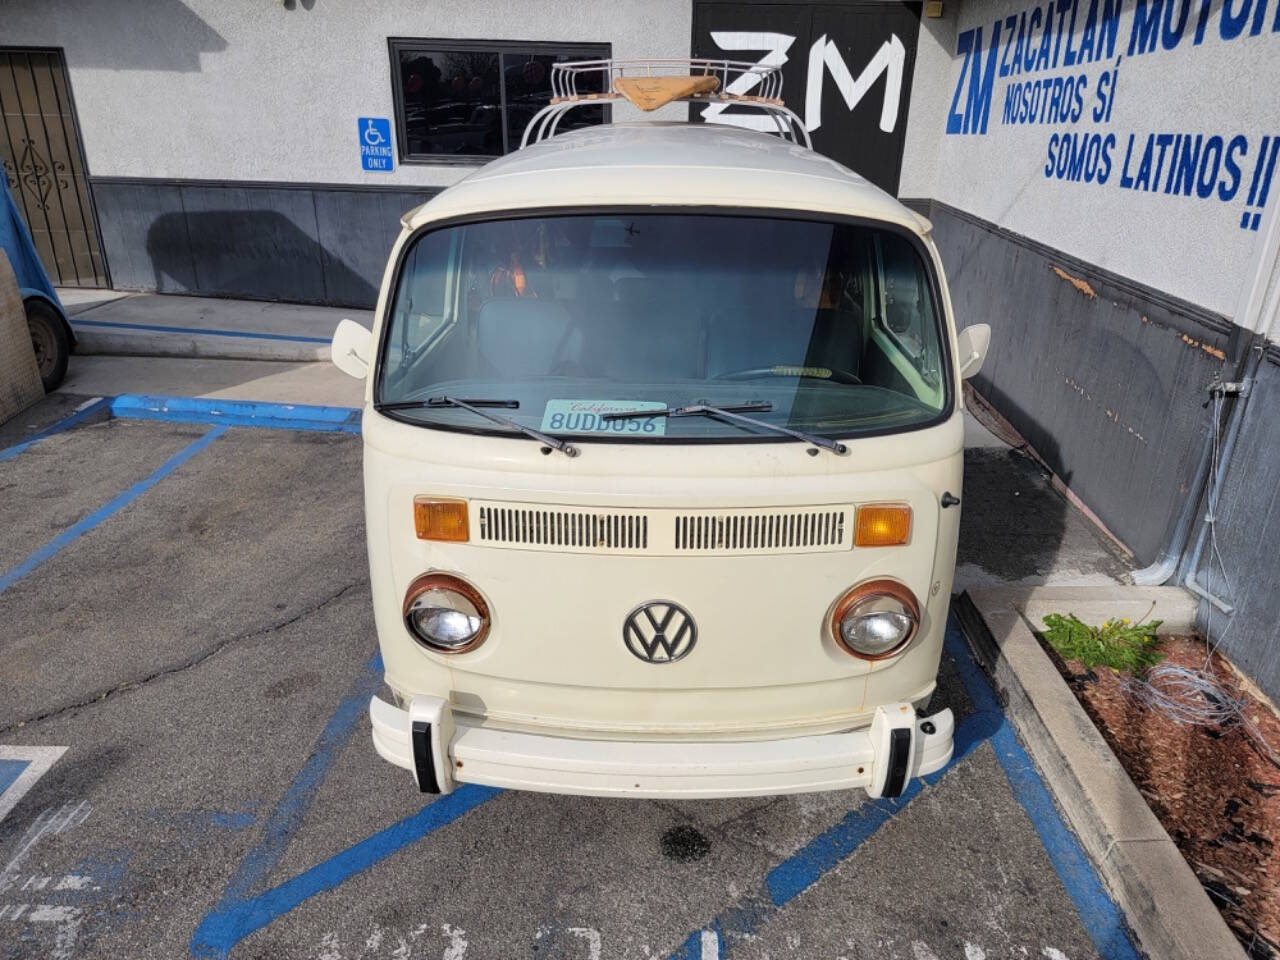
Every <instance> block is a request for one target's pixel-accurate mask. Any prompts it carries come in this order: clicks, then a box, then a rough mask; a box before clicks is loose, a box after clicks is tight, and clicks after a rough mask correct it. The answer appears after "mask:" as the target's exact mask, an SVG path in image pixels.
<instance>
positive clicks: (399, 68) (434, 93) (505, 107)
mask: <svg viewBox="0 0 1280 960" xmlns="http://www.w3.org/2000/svg"><path fill="white" fill-rule="evenodd" d="M390 47H391V83H392V88H393V92H394V95H395V107H396V127H397V133H398V140H399V144H400V162H401V163H431V162H439V161H449V160H472V159H483V158H486V157H498V156H501V155H502V154H504V153H507V152H509V151H511V150H516V149H518V148H519V146H520V138H521V137H522V136H523V135H524V128H525V126H526V124H528V122H529V120H530V119H532V117H533V115H534V114H535V113H537V112H538V111H539V110H540V109H542V108H543V107H544V106H546V105H547V104H548V103H550V102H551V66H552V64H555V63H562V62H564V61H569V60H601V59H604V58H606V57H609V56H611V48H610V45H609V44H607V43H584V44H559V43H505V42H504V43H494V42H489V41H483V40H391V41H390ZM584 79H586V78H584ZM590 79H591V81H592V83H593V84H594V85H592V84H588V83H579V85H578V89H579V90H581V91H583V92H595V93H600V92H603V90H602V88H601V84H602V79H601V77H600V75H598V74H596V75H591V77H590ZM608 109H609V108H608V106H607V105H605V104H601V105H600V106H598V107H579V108H578V109H576V110H574V111H573V112H572V113H570V114H568V115H567V116H565V117H564V119H563V120H562V121H561V123H560V126H559V128H558V130H559V131H560V132H564V131H567V130H574V129H576V128H578V127H584V126H587V125H588V124H593V123H604V122H605V121H606V119H607V117H608V114H607V111H608Z"/></svg>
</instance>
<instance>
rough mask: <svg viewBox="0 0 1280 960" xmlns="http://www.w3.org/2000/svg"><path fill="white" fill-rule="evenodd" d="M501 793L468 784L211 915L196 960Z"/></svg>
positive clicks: (221, 952) (219, 952)
mask: <svg viewBox="0 0 1280 960" xmlns="http://www.w3.org/2000/svg"><path fill="white" fill-rule="evenodd" d="M501 792H502V791H501V790H498V789H496V788H494V787H477V786H474V785H470V784H468V785H466V786H462V787H459V788H458V789H457V790H455V791H454V792H453V793H450V794H446V795H445V796H443V797H440V798H439V799H438V800H435V801H433V802H431V803H429V804H427V805H426V806H425V807H423V808H422V809H421V810H419V811H418V812H417V813H415V814H414V815H413V816H411V817H406V818H405V819H403V820H401V821H400V822H399V823H393V824H392V825H391V826H389V827H387V828H386V829H385V830H380V831H378V832H377V833H375V834H374V835H373V836H371V837H368V838H366V839H364V840H361V841H360V842H359V843H357V844H355V845H354V846H351V847H348V848H347V849H346V850H343V851H342V852H341V853H339V854H337V855H335V856H332V857H330V858H329V859H328V860H324V861H322V862H320V863H318V864H316V865H315V866H314V867H312V868H311V869H310V870H306V871H304V872H302V873H300V874H298V875H297V876H296V877H294V878H293V879H291V880H286V881H285V882H284V883H282V884H280V885H279V886H277V887H272V888H271V889H270V890H268V891H266V892H265V893H262V894H260V895H259V896H256V897H254V898H252V899H251V900H246V901H243V902H241V903H237V904H234V905H232V906H230V907H228V908H227V909H225V910H221V911H219V910H214V911H213V912H211V913H209V914H208V915H207V916H206V917H205V918H204V920H203V921H201V923H200V926H199V927H198V928H197V929H196V932H195V935H194V936H193V937H192V938H191V954H192V956H195V957H202V958H203V957H226V956H227V955H228V954H229V953H230V952H231V948H232V947H234V946H235V945H236V944H237V943H239V942H240V941H241V940H243V939H244V938H245V937H247V936H248V935H249V934H251V933H253V932H255V931H257V930H261V929H262V928H263V927H265V926H267V925H268V924H270V923H271V922H272V921H274V920H276V919H277V918H278V917H281V916H283V915H284V914H286V913H288V912H289V911H290V910H292V909H294V908H295V907H297V906H300V905H301V904H303V903H305V902H306V901H307V900H310V899H311V898H312V897H314V896H315V895H316V894H318V893H324V892H325V891H326V890H332V889H334V888H335V887H337V886H339V885H340V884H341V883H342V882H343V881H345V880H347V879H349V878H351V877H353V876H355V875H356V874H357V873H363V872H364V871H365V870H368V869H369V868H370V867H372V866H373V865H374V864H376V863H378V862H379V861H382V860H385V859H386V858H387V857H389V856H391V855H392V854H393V853H395V852H396V851H398V850H402V849H404V848H405V847H407V846H408V845H409V844H411V843H414V842H416V841H418V840H421V839H422V838H423V837H425V836H427V835H428V834H430V833H433V832H434V831H436V830H439V829H440V828H441V827H445V826H448V825H449V824H451V823H453V822H454V821H455V820H457V819H458V818H459V817H461V816H463V815H464V814H467V813H470V812H471V811H472V810H474V809H475V808H476V807H478V806H480V805H481V804H482V803H484V802H485V801H487V800H489V799H491V798H492V797H495V796H497V795H498V794H500V793H501Z"/></svg>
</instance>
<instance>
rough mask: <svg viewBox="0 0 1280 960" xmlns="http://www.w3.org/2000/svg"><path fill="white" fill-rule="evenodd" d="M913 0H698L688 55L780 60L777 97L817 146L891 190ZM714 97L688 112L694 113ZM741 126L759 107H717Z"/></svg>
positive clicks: (910, 64)
mask: <svg viewBox="0 0 1280 960" xmlns="http://www.w3.org/2000/svg"><path fill="white" fill-rule="evenodd" d="M920 8H921V4H920V3H877V2H863V3H833V2H826V3H814V2H807V3H743V2H741V0H736V2H733V3H726V2H719V0H697V2H696V3H695V4H694V16H693V55H694V56H695V57H712V58H717V59H729V60H750V61H755V62H764V63H770V64H778V65H781V66H782V74H783V83H784V87H783V96H784V98H785V99H786V101H787V106H789V107H790V108H791V109H792V110H794V111H795V112H796V113H797V114H798V115H799V116H800V118H801V120H803V121H804V122H805V126H807V127H808V128H809V132H810V135H811V136H812V137H813V145H814V147H815V148H816V149H818V150H821V151H822V152H823V153H825V154H827V155H828V156H830V157H833V158H835V159H836V160H839V161H840V162H841V163H843V164H846V165H847V166H849V167H852V168H853V169H854V170H856V171H857V172H858V173H860V174H862V175H863V176H864V177H866V178H867V179H868V180H870V181H872V182H873V183H875V184H877V185H878V186H880V187H883V188H884V189H885V190H888V191H889V192H891V193H896V192H897V189H898V174H899V172H900V170H901V167H902V146H903V141H904V139H905V137H906V130H907V105H908V104H909V103H910V100H911V75H912V71H913V69H914V67H915V54H916V37H917V35H918V34H919V32H920ZM720 106H721V105H719V104H716V105H713V106H711V107H709V108H705V109H695V110H692V111H691V114H692V115H693V116H694V117H695V118H696V117H698V116H700V115H702V114H704V113H705V112H706V111H707V110H709V111H711V112H713V113H714V112H717V111H719V109H720ZM723 114H724V116H721V117H719V119H720V120H722V121H723V120H725V119H726V118H730V117H732V118H733V120H732V122H734V123H740V124H743V125H747V126H752V125H755V126H757V128H761V127H760V126H759V125H760V124H761V123H762V122H771V121H767V118H764V117H762V116H761V115H760V114H759V112H758V111H755V112H752V111H741V112H739V111H735V110H724V111H723Z"/></svg>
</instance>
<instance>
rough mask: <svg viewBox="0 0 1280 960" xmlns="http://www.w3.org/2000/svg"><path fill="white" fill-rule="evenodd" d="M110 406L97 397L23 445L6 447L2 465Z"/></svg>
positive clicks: (2, 454) (2, 452)
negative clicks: (47, 438)
mask: <svg viewBox="0 0 1280 960" xmlns="http://www.w3.org/2000/svg"><path fill="white" fill-rule="evenodd" d="M110 406H111V401H110V400H108V399H106V398H105V397H95V398H94V399H92V400H88V401H86V402H85V403H83V404H82V405H81V406H79V407H77V408H76V410H75V411H74V412H72V413H71V414H69V415H68V416H65V417H63V418H62V419H61V420H59V421H58V422H57V423H55V424H53V426H50V427H45V428H44V429H43V430H41V431H40V432H39V433H34V434H32V435H31V436H30V437H28V438H27V439H26V440H23V441H22V442H21V443H15V444H14V445H13V446H12V447H6V448H5V449H3V450H0V463H4V462H5V461H6V460H12V459H13V458H14V457H16V456H17V455H18V454H20V453H22V452H23V451H24V450H30V449H31V448H32V447H33V446H35V445H36V444H37V443H39V442H40V441H41V440H43V439H45V438H46V437H52V436H53V435H54V434H56V433H62V431H64V430H70V429H71V428H72V427H74V426H75V425H76V424H78V423H83V422H84V421H85V420H87V419H89V418H90V417H92V416H93V415H94V414H97V413H101V412H103V411H108V410H109V409H110Z"/></svg>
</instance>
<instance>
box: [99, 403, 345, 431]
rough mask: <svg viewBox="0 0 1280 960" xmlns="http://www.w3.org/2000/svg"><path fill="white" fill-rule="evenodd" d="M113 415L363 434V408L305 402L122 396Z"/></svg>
mask: <svg viewBox="0 0 1280 960" xmlns="http://www.w3.org/2000/svg"><path fill="white" fill-rule="evenodd" d="M111 414H112V416H115V417H122V418H129V419H137V420H163V421H168V422H171V423H213V424H222V425H225V426H234V427H268V428H272V429H278V430H319V431H323V432H327V433H353V434H358V433H359V432H360V410H359V408H357V407H327V406H315V405H310V404H302V403H260V402H258V401H254V400H218V399H213V398H210V397H157V396H148V395H145V394H121V395H120V396H118V397H115V398H113V399H112V401H111Z"/></svg>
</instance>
